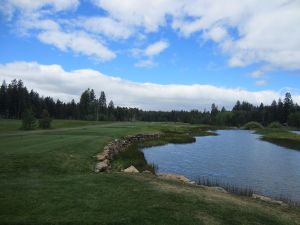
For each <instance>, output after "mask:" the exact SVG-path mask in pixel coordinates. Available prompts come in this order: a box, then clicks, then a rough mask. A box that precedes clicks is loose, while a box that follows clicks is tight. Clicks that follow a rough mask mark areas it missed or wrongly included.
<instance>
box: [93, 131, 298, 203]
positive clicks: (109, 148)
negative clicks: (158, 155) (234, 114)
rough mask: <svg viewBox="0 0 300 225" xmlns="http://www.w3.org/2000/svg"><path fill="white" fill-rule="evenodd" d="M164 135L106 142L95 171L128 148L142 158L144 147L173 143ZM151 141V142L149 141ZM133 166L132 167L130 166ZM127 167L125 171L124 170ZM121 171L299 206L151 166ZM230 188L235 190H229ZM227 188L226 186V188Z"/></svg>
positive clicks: (108, 165) (103, 169) (102, 169)
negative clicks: (207, 183)
mask: <svg viewBox="0 0 300 225" xmlns="http://www.w3.org/2000/svg"><path fill="white" fill-rule="evenodd" d="M204 132H205V134H206V135H217V134H216V133H213V132H209V131H204ZM163 136H164V134H162V133H154V134H137V135H131V136H125V137H124V138H120V139H115V140H113V141H111V142H110V143H108V144H107V145H106V146H105V147H104V150H103V152H102V153H99V154H97V155H96V156H95V157H96V159H97V161H98V162H97V163H96V166H95V170H94V171H95V173H99V172H111V171H113V170H112V169H113V168H112V167H113V161H114V160H115V158H116V157H118V156H119V154H122V153H124V152H126V151H127V150H128V149H129V148H133V149H135V150H136V151H139V152H140V153H142V155H143V158H144V153H143V151H141V149H143V148H145V147H153V146H158V145H165V144H169V143H174V140H173V142H161V140H160V139H161V138H162V137H163ZM189 136H191V133H189ZM196 136H205V135H196ZM196 136H192V137H193V139H190V140H189V141H185V142H184V143H193V142H194V141H195V137H196ZM153 141H154V143H153ZM151 142H152V143H151ZM181 143H182V142H179V143H176V144H181ZM144 161H145V166H148V167H149V168H151V167H152V168H153V167H154V166H153V165H149V164H148V162H147V161H146V159H145V158H144ZM132 167H133V168H132ZM126 169H127V171H126ZM121 172H128V173H141V174H142V173H151V174H153V176H156V177H157V178H160V179H167V180H175V181H179V182H182V183H185V184H189V185H194V186H199V187H204V188H206V189H209V190H214V191H218V192H222V193H227V194H233V195H239V196H246V197H249V198H253V199H259V200H262V201H265V202H269V203H274V204H279V205H289V206H291V205H296V206H299V202H298V201H293V200H290V199H283V200H281V199H279V200H278V199H276V197H275V198H274V197H270V196H266V195H262V194H258V193H256V192H254V190H251V195H247V194H248V192H247V194H246V195H244V194H241V193H242V192H243V191H245V190H246V191H249V190H247V189H246V188H243V187H237V186H234V185H229V186H228V187H229V190H226V188H225V187H224V186H222V185H212V186H210V185H203V184H201V183H197V182H196V181H193V180H190V179H189V178H187V177H185V176H184V175H180V174H175V173H157V172H156V171H155V168H153V171H149V170H143V171H139V170H137V169H136V168H135V167H134V166H133V165H130V166H129V167H128V168H123V169H121ZM230 188H231V189H232V190H235V191H230ZM227 189H228V188H227Z"/></svg>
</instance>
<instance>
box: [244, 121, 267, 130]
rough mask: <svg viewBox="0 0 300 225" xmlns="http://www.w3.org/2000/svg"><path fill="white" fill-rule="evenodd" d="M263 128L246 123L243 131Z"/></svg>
mask: <svg viewBox="0 0 300 225" xmlns="http://www.w3.org/2000/svg"><path fill="white" fill-rule="evenodd" d="M263 128H264V127H263V125H261V124H260V123H258V122H255V121H251V122H248V123H246V124H245V125H244V129H246V130H259V129H263Z"/></svg>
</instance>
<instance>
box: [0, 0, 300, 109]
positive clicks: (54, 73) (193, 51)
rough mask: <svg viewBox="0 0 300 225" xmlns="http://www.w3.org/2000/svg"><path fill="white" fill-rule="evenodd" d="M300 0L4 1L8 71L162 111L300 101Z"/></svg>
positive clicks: (0, 33) (1, 47)
mask: <svg viewBox="0 0 300 225" xmlns="http://www.w3.org/2000/svg"><path fill="white" fill-rule="evenodd" d="M299 24H300V0H265V1H261V0H243V1H240V0H227V1H226V2H225V1H223V0H151V1H150V0H122V1H120V0H39V1H32V0H1V5H0V79H1V80H6V81H7V82H9V81H10V80H12V79H14V78H17V79H22V80H23V81H24V82H25V85H26V86H27V87H28V88H30V89H31V88H33V89H35V90H36V91H38V92H39V93H41V94H43V95H44V96H46V95H50V96H53V97H55V98H60V99H63V100H70V99H72V98H74V99H76V100H78V97H79V95H80V93H81V92H82V91H83V90H84V89H86V88H88V87H89V88H93V89H95V91H96V92H97V93H98V92H100V91H101V90H104V91H105V92H106V95H107V98H108V99H113V100H114V102H115V104H116V105H121V106H132V107H140V108H143V109H153V110H159V109H162V110H170V109H204V108H206V109H209V107H210V105H211V103H213V102H214V103H216V104H218V105H219V106H223V105H224V106H226V107H228V108H229V107H231V106H232V105H233V104H234V103H235V102H236V100H238V99H240V100H247V101H250V102H251V103H254V104H259V103H260V102H263V103H266V104H270V103H271V101H272V100H273V99H278V98H279V97H280V96H282V95H283V94H284V93H285V92H286V91H290V92H291V93H292V95H293V96H294V100H295V101H297V102H298V103H300V90H299V89H300V29H299Z"/></svg>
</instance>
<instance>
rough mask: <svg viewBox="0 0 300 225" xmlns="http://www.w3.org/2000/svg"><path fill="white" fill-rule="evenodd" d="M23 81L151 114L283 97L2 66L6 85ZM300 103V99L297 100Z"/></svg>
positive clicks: (48, 91)
mask: <svg viewBox="0 0 300 225" xmlns="http://www.w3.org/2000/svg"><path fill="white" fill-rule="evenodd" d="M14 78H17V79H22V80H23V81H24V82H25V84H26V86H27V87H28V88H29V89H32V88H33V89H35V90H36V91H38V92H39V93H41V94H42V95H44V96H46V95H50V96H54V97H57V98H60V99H63V100H70V99H72V98H75V99H76V100H78V98H79V95H80V94H81V92H82V91H83V90H84V89H86V88H94V89H95V90H96V91H97V92H98V91H100V90H103V91H105V93H106V94H107V97H108V99H113V101H114V102H115V103H116V105H120V106H130V107H139V108H143V109H151V110H171V109H178V110H179V109H186V110H189V109H195V108H196V109H204V108H206V109H209V108H210V105H211V103H213V102H214V103H216V104H217V105H219V106H223V105H224V106H225V107H227V108H230V107H232V106H233V105H234V104H235V102H236V101H237V100H238V99H239V100H241V101H243V100H246V101H249V102H251V103H253V104H257V105H258V104H259V103H260V102H263V103H264V104H270V103H271V102H272V100H273V99H278V98H279V97H280V93H279V92H275V91H270V90H265V91H256V92H251V91H247V90H244V89H240V88H224V87H216V86H212V85H201V84H193V85H178V84H167V85H161V84H154V83H137V82H130V81H127V80H123V79H121V78H117V77H112V76H108V75H104V74H102V73H100V72H98V71H95V70H91V69H82V70H73V71H65V70H64V69H63V68H62V67H61V66H60V65H41V64H38V63H36V62H13V63H8V64H0V79H1V80H3V79H5V80H6V81H7V82H9V81H10V80H12V79H14ZM294 100H295V101H296V102H298V103H299V101H300V96H299V95H298V96H294Z"/></svg>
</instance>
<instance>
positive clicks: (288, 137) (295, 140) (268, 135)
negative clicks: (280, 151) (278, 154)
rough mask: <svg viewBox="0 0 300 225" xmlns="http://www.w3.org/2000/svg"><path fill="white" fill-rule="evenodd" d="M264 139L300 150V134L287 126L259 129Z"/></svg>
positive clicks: (258, 131)
mask: <svg viewBox="0 0 300 225" xmlns="http://www.w3.org/2000/svg"><path fill="white" fill-rule="evenodd" d="M257 133H259V134H261V135H262V140H265V141H269V142H272V143H274V144H277V145H280V146H283V147H287V148H291V149H295V150H298V151H300V135H299V134H294V133H292V132H291V131H290V130H289V129H287V128H264V129H259V130H257Z"/></svg>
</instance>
